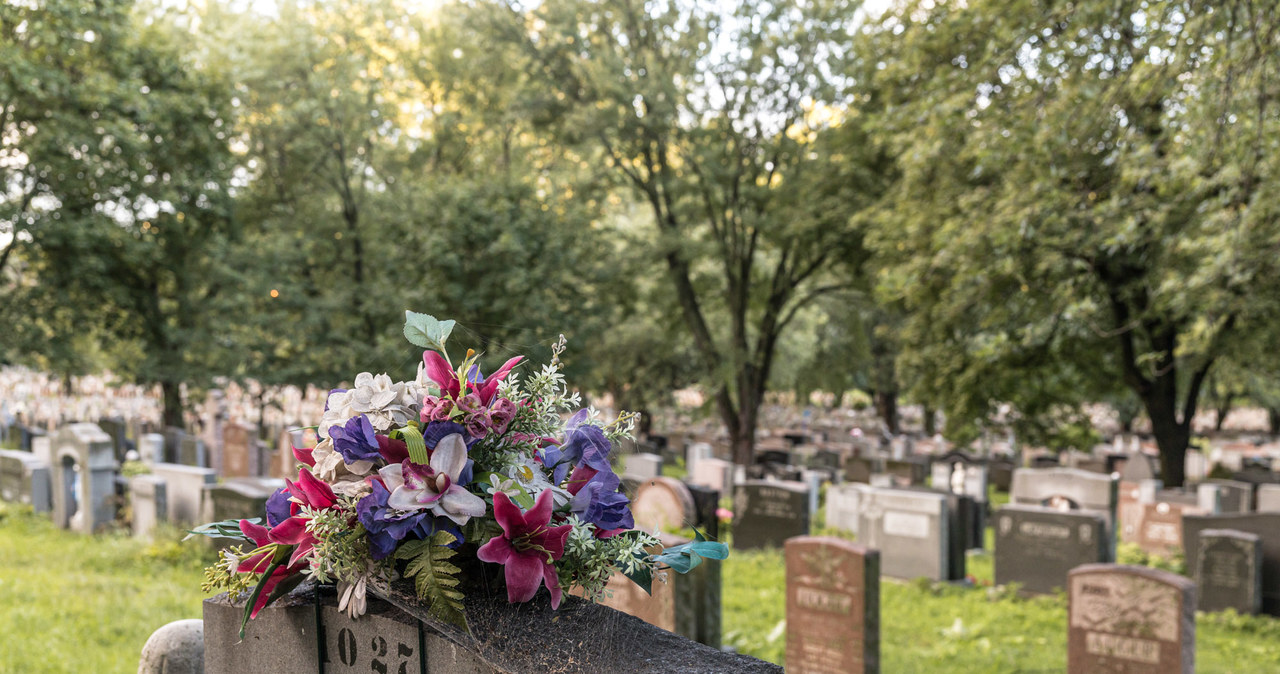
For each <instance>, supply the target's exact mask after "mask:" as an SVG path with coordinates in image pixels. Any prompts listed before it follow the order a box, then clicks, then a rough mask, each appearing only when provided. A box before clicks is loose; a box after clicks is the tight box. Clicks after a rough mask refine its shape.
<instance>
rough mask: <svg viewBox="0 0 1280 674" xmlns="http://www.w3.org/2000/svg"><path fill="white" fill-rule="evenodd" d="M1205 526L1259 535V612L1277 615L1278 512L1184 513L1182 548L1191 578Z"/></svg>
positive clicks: (1279, 575)
mask: <svg viewBox="0 0 1280 674" xmlns="http://www.w3.org/2000/svg"><path fill="white" fill-rule="evenodd" d="M1207 529H1234V530H1236V531H1242V532H1245V533H1251V534H1255V535H1257V536H1258V540H1259V542H1260V543H1261V544H1262V612H1263V613H1266V614H1268V615H1273V616H1280V513H1246V514H1241V515H1187V516H1186V517H1183V518H1182V549H1183V555H1184V558H1185V559H1186V562H1187V576H1189V577H1191V578H1195V577H1196V574H1197V573H1198V572H1199V558H1198V552H1199V550H1200V536H1201V534H1202V533H1203V532H1204V531H1205V530H1207Z"/></svg>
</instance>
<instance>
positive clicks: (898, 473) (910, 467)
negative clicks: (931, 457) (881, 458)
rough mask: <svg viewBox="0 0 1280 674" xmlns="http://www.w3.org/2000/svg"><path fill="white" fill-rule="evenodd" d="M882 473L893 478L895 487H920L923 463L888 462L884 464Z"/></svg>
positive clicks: (906, 461)
mask: <svg viewBox="0 0 1280 674" xmlns="http://www.w3.org/2000/svg"><path fill="white" fill-rule="evenodd" d="M884 472H885V473H887V474H889V475H892V476H893V483H894V485H895V486H898V487H914V486H920V485H923V484H924V476H925V463H924V462H923V461H912V460H902V461H894V460H889V461H885V462H884Z"/></svg>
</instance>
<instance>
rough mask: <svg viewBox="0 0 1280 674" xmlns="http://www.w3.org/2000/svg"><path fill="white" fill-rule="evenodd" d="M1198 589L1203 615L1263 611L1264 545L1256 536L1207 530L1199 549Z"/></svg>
mask: <svg viewBox="0 0 1280 674" xmlns="http://www.w3.org/2000/svg"><path fill="white" fill-rule="evenodd" d="M1195 566H1196V576H1195V580H1196V588H1197V591H1198V595H1199V598H1200V605H1199V609H1200V610H1201V611H1223V610H1226V609H1229V608H1230V609H1235V611H1236V612H1237V613H1242V614H1253V613H1257V612H1258V611H1259V610H1261V609H1262V541H1261V540H1260V539H1259V538H1258V535H1257V534H1250V533H1245V532H1243V531H1235V530H1232V529H1205V530H1204V531H1201V532H1200V544H1199V545H1198V546H1197V548H1196V565H1195Z"/></svg>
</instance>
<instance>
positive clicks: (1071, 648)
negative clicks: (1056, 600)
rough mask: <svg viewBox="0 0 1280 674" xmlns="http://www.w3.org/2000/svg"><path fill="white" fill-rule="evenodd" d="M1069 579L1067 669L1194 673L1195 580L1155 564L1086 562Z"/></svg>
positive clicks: (1076, 673)
mask: <svg viewBox="0 0 1280 674" xmlns="http://www.w3.org/2000/svg"><path fill="white" fill-rule="evenodd" d="M1067 584H1068V590H1067V596H1068V606H1067V616H1068V618H1067V672H1068V674H1094V673H1096V672H1110V673H1113V674H1193V673H1194V672H1195V666H1196V665H1195V661H1196V657H1195V655H1196V614H1195V607H1196V586H1195V583H1193V582H1191V581H1190V580H1187V579H1186V578H1183V577H1182V576H1179V575H1177V574H1174V573H1169V572H1168V571H1160V570H1158V569H1149V568H1146V567H1136V566H1122V565H1118V564H1087V565H1085V566H1080V567H1077V568H1075V569H1074V570H1072V571H1071V574H1070V575H1069V577H1068V581H1067Z"/></svg>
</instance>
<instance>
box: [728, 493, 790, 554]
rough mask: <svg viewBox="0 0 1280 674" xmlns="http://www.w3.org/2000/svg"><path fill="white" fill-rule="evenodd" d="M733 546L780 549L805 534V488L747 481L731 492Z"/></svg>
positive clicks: (743, 548) (746, 548) (739, 547)
mask: <svg viewBox="0 0 1280 674" xmlns="http://www.w3.org/2000/svg"><path fill="white" fill-rule="evenodd" d="M733 505H734V508H733V515H734V522H733V547H734V548H737V549H739V550H751V549H756V548H764V547H774V548H781V547H782V546H783V544H784V543H785V542H786V540H787V539H788V538H791V537H793V536H806V535H808V534H809V490H808V488H807V487H806V486H804V485H795V484H789V483H785V482H764V481H757V480H750V481H747V482H745V483H743V484H740V485H738V486H737V487H736V488H735V489H734V494H733Z"/></svg>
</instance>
